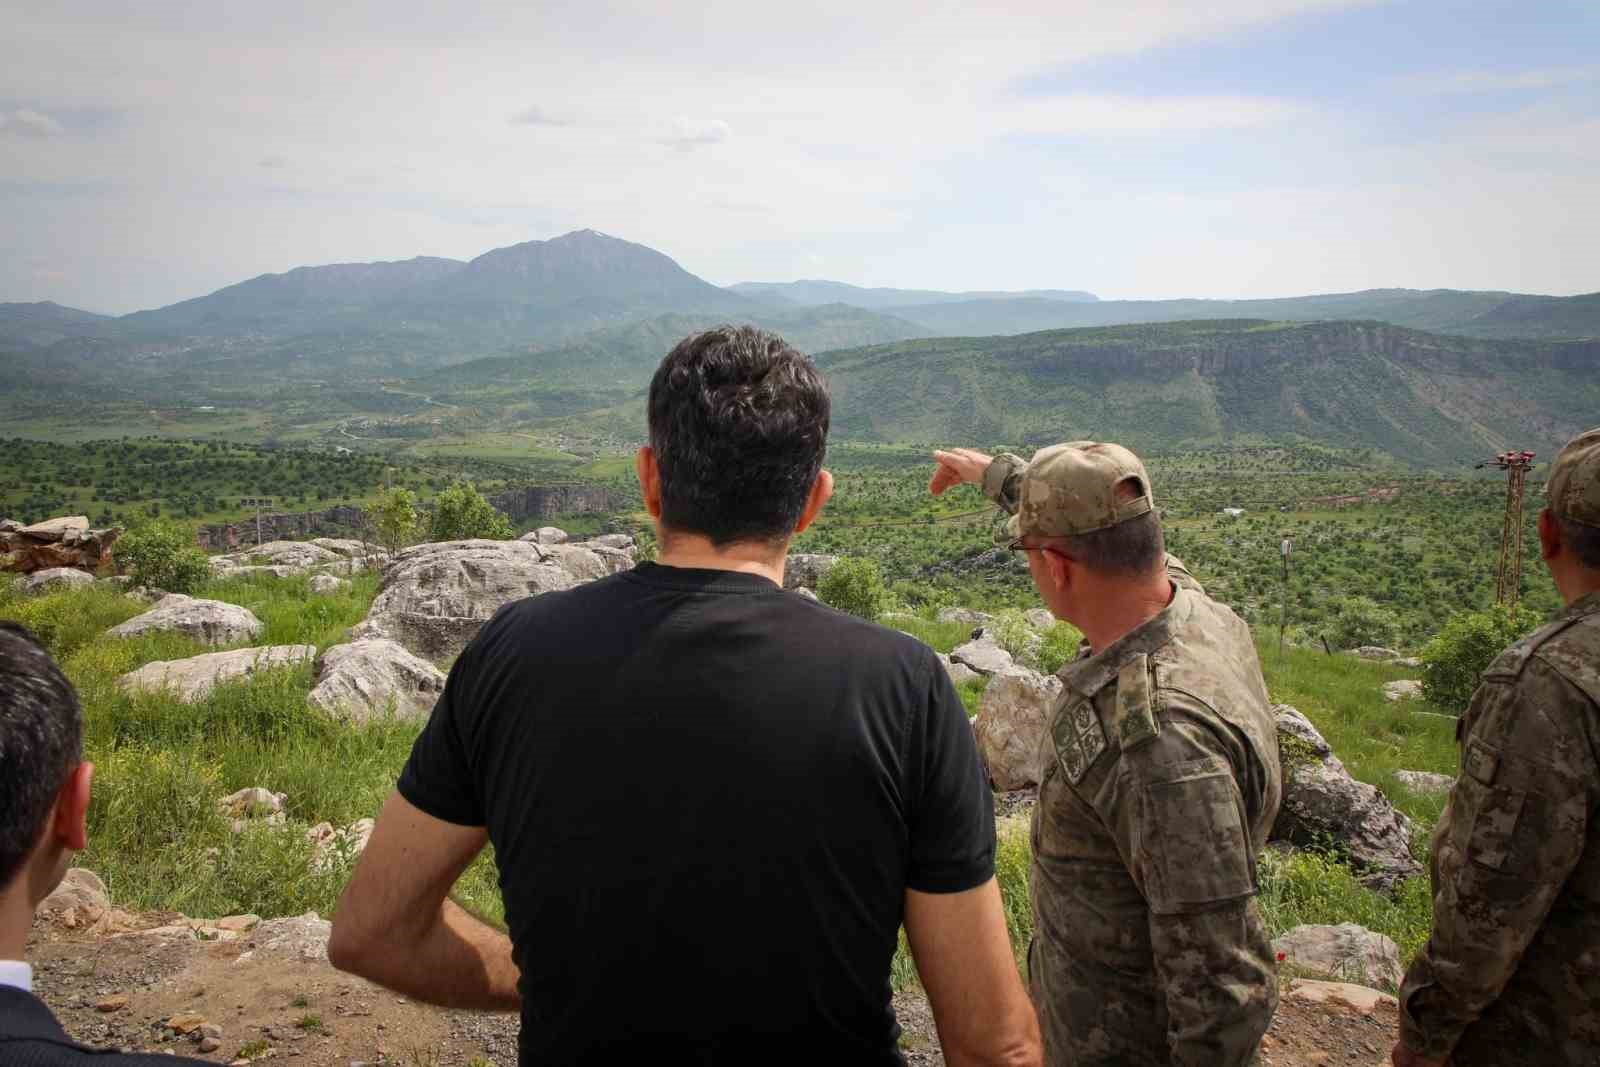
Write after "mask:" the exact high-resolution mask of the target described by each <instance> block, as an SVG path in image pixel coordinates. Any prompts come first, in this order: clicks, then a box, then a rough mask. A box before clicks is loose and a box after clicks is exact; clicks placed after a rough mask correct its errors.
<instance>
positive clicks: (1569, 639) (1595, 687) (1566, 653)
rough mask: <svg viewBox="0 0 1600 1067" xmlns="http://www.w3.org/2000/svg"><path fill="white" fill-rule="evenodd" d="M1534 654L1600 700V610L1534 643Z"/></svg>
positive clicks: (1564, 677) (1590, 696)
mask: <svg viewBox="0 0 1600 1067" xmlns="http://www.w3.org/2000/svg"><path fill="white" fill-rule="evenodd" d="M1532 655H1533V656H1534V657H1536V658H1537V659H1538V661H1539V662H1540V663H1543V664H1545V665H1546V666H1548V667H1549V668H1550V669H1551V670H1552V671H1554V672H1555V673H1556V674H1559V675H1560V676H1561V677H1562V678H1563V679H1565V680H1566V681H1567V682H1569V683H1570V684H1571V685H1572V686H1573V687H1574V688H1576V689H1578V690H1579V691H1581V692H1582V693H1583V694H1584V695H1586V696H1587V697H1588V698H1589V699H1590V700H1591V701H1593V702H1594V703H1595V704H1600V612H1596V613H1592V614H1589V615H1585V616H1582V617H1581V618H1579V619H1577V620H1576V621H1573V622H1572V623H1571V624H1570V625H1569V626H1567V627H1565V628H1564V629H1562V630H1561V631H1559V632H1558V633H1555V634H1552V635H1550V636H1549V637H1548V638H1547V639H1546V640H1544V641H1542V642H1540V643H1539V644H1537V645H1536V646H1534V649H1533V652H1532Z"/></svg>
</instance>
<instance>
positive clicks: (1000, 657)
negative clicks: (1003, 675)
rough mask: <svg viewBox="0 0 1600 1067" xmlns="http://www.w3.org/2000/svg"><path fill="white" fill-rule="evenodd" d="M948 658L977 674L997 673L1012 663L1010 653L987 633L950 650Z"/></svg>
mask: <svg viewBox="0 0 1600 1067" xmlns="http://www.w3.org/2000/svg"><path fill="white" fill-rule="evenodd" d="M950 658H951V659H952V660H953V661H955V662H956V663H961V664H965V665H966V666H967V667H970V668H971V669H972V670H975V671H977V672H978V673H979V674H999V673H1000V672H1001V671H1004V670H1005V669H1006V668H1008V667H1010V666H1011V665H1012V659H1011V653H1009V652H1007V651H1006V650H1005V649H1003V648H1001V647H1000V646H999V645H998V644H996V643H995V640H994V638H992V637H989V636H987V635H985V636H983V637H979V638H977V639H976V640H973V641H968V642H967V643H966V644H964V645H960V646H958V647H957V648H955V649H953V650H951V652H950Z"/></svg>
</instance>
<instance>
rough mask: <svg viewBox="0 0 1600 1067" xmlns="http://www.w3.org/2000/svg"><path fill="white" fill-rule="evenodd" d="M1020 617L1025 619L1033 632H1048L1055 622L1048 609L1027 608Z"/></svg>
mask: <svg viewBox="0 0 1600 1067" xmlns="http://www.w3.org/2000/svg"><path fill="white" fill-rule="evenodd" d="M1022 617H1023V618H1025V619H1027V620H1028V625H1029V626H1032V627H1033V628H1034V629H1035V630H1049V629H1051V628H1053V627H1054V626H1055V624H1056V621H1057V620H1056V617H1055V616H1054V615H1052V614H1050V610H1049V609H1048V608H1029V609H1028V610H1027V611H1024V612H1023V613H1022Z"/></svg>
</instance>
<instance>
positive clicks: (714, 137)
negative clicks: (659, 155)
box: [656, 115, 733, 152]
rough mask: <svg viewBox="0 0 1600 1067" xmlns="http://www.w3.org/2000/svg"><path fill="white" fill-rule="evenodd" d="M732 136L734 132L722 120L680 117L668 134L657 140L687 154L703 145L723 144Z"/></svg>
mask: <svg viewBox="0 0 1600 1067" xmlns="http://www.w3.org/2000/svg"><path fill="white" fill-rule="evenodd" d="M732 135H733V131H732V130H731V129H730V128H729V126H728V124H727V123H726V122H724V121H722V120H721V119H692V118H689V117H688V116H687V115H679V116H678V117H677V118H675V119H673V120H672V124H671V127H670V129H669V131H668V132H667V134H666V135H665V136H663V137H658V138H656V140H658V141H659V142H660V143H661V144H664V145H669V146H671V147H673V148H676V149H678V150H679V151H680V152H687V151H689V150H690V149H692V148H699V147H701V146H702V145H708V144H721V143H722V142H724V141H726V140H727V139H728V138H729V137H731V136H732Z"/></svg>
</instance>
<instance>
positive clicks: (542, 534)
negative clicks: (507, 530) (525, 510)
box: [518, 526, 568, 545]
mask: <svg viewBox="0 0 1600 1067" xmlns="http://www.w3.org/2000/svg"><path fill="white" fill-rule="evenodd" d="M518 540H519V541H532V542H534V543H535V544H541V545H564V544H566V543H567V540H568V537H567V531H565V530H563V529H561V528H560V527H559V526H541V527H539V528H538V529H537V530H534V531H532V532H531V533H525V534H523V535H522V536H521V537H520V538H518Z"/></svg>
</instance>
